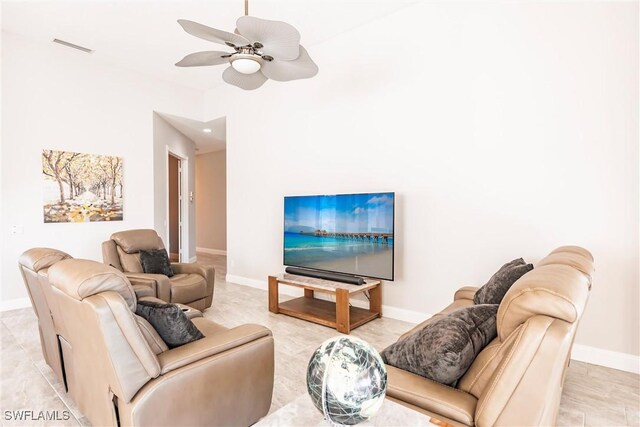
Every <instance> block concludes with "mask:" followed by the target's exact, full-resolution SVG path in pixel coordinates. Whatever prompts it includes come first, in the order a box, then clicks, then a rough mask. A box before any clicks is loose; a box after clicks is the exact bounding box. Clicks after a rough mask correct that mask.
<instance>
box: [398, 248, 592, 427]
mask: <svg viewBox="0 0 640 427" xmlns="http://www.w3.org/2000/svg"><path fill="white" fill-rule="evenodd" d="M593 271H594V269H593V257H592V255H591V253H589V251H587V250H586V249H583V248H580V247H577V246H563V247H560V248H558V249H556V250H554V251H553V252H551V253H550V254H549V255H548V256H546V257H545V258H543V259H542V260H541V261H540V262H539V263H538V264H537V265H536V266H535V268H534V269H533V270H532V271H530V272H528V273H527V274H525V275H524V276H522V277H521V278H520V279H519V280H518V281H516V283H514V284H513V286H512V287H511V289H509V291H508V292H507V294H506V295H505V297H504V299H503V300H502V303H501V304H500V307H499V308H498V314H497V332H498V336H497V337H496V338H495V339H494V340H493V341H492V342H491V343H489V345H487V347H485V348H484V349H483V350H482V351H481V352H480V353H479V354H478V356H477V357H476V359H475V360H474V362H473V364H472V365H471V367H470V368H469V370H468V371H467V372H466V373H465V374H464V376H463V377H462V378H461V379H460V380H459V381H458V384H457V387H456V388H452V387H448V386H446V385H442V384H440V383H437V382H435V381H431V380H429V379H426V378H424V377H421V376H419V375H415V374H413V373H410V372H407V371H403V370H401V369H398V368H394V367H392V366H387V373H388V381H389V383H388V389H387V397H388V398H390V399H391V400H394V401H397V402H399V403H402V404H404V405H406V406H409V407H411V408H413V409H415V410H418V411H421V412H423V413H425V414H429V415H431V416H432V417H434V418H435V419H437V420H440V421H442V422H445V423H448V424H450V425H454V426H473V425H476V426H481V427H484V426H494V425H518V426H525V425H526V426H537V425H546V426H549V425H555V423H556V418H557V415H558V408H559V405H560V397H561V395H562V385H563V382H564V377H565V374H566V368H567V366H568V362H569V360H570V357H571V347H572V345H573V340H574V338H575V334H576V330H577V327H578V323H579V321H580V318H581V316H582V313H583V311H584V308H585V305H586V303H587V299H588V297H589V290H590V289H591V277H592V274H593ZM477 289H478V288H476V287H464V288H461V289H460V290H458V291H457V292H456V294H455V296H454V302H453V303H452V304H450V305H449V306H448V307H447V308H445V309H444V310H443V311H442V312H440V313H438V314H436V315H435V316H433V317H432V318H431V319H428V320H426V321H425V322H423V323H422V324H420V325H418V326H416V327H415V328H413V329H412V330H410V331H409V332H407V333H406V334H405V335H403V336H402V337H400V339H402V338H403V337H405V336H406V335H409V334H412V333H414V332H416V331H417V330H419V329H421V328H422V327H424V326H425V325H427V324H428V323H430V322H432V321H434V320H435V319H438V318H440V317H441V316H443V315H445V314H447V313H450V312H451V311H454V310H456V309H459V308H462V307H467V306H471V305H473V296H474V294H475V292H476V290H477Z"/></svg>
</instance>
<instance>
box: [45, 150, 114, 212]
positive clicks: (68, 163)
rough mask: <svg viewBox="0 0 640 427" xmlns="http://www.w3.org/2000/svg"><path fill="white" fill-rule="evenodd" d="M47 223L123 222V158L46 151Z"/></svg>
mask: <svg viewBox="0 0 640 427" xmlns="http://www.w3.org/2000/svg"><path fill="white" fill-rule="evenodd" d="M42 176H43V179H44V203H43V211H44V222H45V223H47V222H91V221H122V217H123V215H122V202H123V175H122V157H114V156H102V155H97V154H86V153H73V152H69V151H56V150H43V151H42Z"/></svg>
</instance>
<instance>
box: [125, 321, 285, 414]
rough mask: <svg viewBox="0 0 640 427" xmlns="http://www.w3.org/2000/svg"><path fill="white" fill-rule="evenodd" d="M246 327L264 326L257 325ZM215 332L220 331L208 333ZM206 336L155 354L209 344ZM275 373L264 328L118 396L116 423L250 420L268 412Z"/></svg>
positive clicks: (270, 346)
mask: <svg viewBox="0 0 640 427" xmlns="http://www.w3.org/2000/svg"><path fill="white" fill-rule="evenodd" d="M246 327H250V328H253V329H254V330H257V329H258V328H260V329H264V328H261V327H259V326H257V325H245V328H246ZM228 332H231V331H230V330H229V331H228ZM220 334H222V332H220ZM215 335H218V333H216V334H213V335H211V336H210V337H214V336H215ZM208 338H209V337H207V338H205V339H202V340H199V341H196V342H194V343H190V344H186V345H184V346H182V347H179V348H177V349H172V350H168V351H166V352H164V353H161V354H160V355H159V357H160V358H164V359H165V360H164V361H165V362H166V361H167V360H166V358H167V356H168V355H166V354H165V353H172V354H175V350H182V349H183V348H185V347H188V346H191V344H198V343H199V342H200V341H202V342H209V343H210V344H211V345H213V342H211V341H205V340H207V339H208ZM163 355H164V356H163ZM165 367H166V363H165ZM273 375H274V345H273V336H271V333H270V332H269V331H268V330H267V334H266V335H264V336H262V338H258V339H255V340H254V341H251V342H247V343H246V344H244V345H239V346H238V347H235V348H230V349H229V350H227V351H222V352H221V353H218V354H214V355H212V356H209V357H204V358H202V359H200V360H198V361H195V362H193V363H189V364H187V365H185V366H183V367H181V368H175V369H174V370H172V371H171V372H167V373H164V374H162V375H159V376H158V377H157V378H154V379H152V380H150V381H149V382H148V383H147V384H145V385H144V386H143V387H142V388H141V389H140V390H139V391H138V393H137V394H136V395H135V396H134V398H133V399H132V400H131V402H129V403H126V402H124V400H119V402H118V403H119V413H120V422H121V425H123V426H124V425H127V426H128V425H135V426H161V425H169V424H172V425H173V424H176V422H177V421H176V420H179V424H181V425H210V426H249V425H253V424H255V423H256V422H257V421H258V420H259V419H260V418H262V417H264V416H265V415H267V413H268V412H269V407H270V406H271V397H272V393H273ZM212 385H213V386H212ZM120 405H122V406H120Z"/></svg>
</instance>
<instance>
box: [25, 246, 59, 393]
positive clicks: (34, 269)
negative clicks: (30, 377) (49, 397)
mask: <svg viewBox="0 0 640 427" xmlns="http://www.w3.org/2000/svg"><path fill="white" fill-rule="evenodd" d="M69 258H71V255H69V254H67V253H65V252H62V251H59V250H57V249H51V248H33V249H29V250H28V251H26V252H24V253H23V254H22V255H20V258H19V259H18V267H19V268H20V273H21V274H22V278H23V279H24V284H25V286H26V288H27V292H28V293H29V299H30V300H31V306H32V307H33V311H34V312H35V314H36V317H37V318H38V333H39V334H40V345H41V346H42V356H43V357H44V360H45V362H46V363H47V365H49V367H50V368H51V369H52V370H53V372H54V374H55V375H56V377H58V380H59V381H60V382H61V383H62V384H65V380H64V367H63V364H62V358H61V355H60V343H59V341H58V330H57V328H56V324H55V321H54V315H53V313H52V309H53V308H54V306H53V305H52V303H51V299H52V297H51V287H50V286H49V282H48V281H47V279H46V278H47V271H48V270H49V267H51V266H52V265H53V264H55V263H56V262H59V261H62V260H64V259H69ZM65 386H66V384H65Z"/></svg>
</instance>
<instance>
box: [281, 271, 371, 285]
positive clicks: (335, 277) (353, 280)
mask: <svg viewBox="0 0 640 427" xmlns="http://www.w3.org/2000/svg"><path fill="white" fill-rule="evenodd" d="M284 271H286V272H287V273H289V274H295V275H297V276H306V277H314V278H316V279H324V280H332V281H334V282H341V283H349V284H351V285H358V286H360V285H364V279H363V278H362V277H357V276H351V275H350V274H340V273H329V272H326V271H315V270H307V269H306V268H297V267H287V268H285V269H284Z"/></svg>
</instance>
